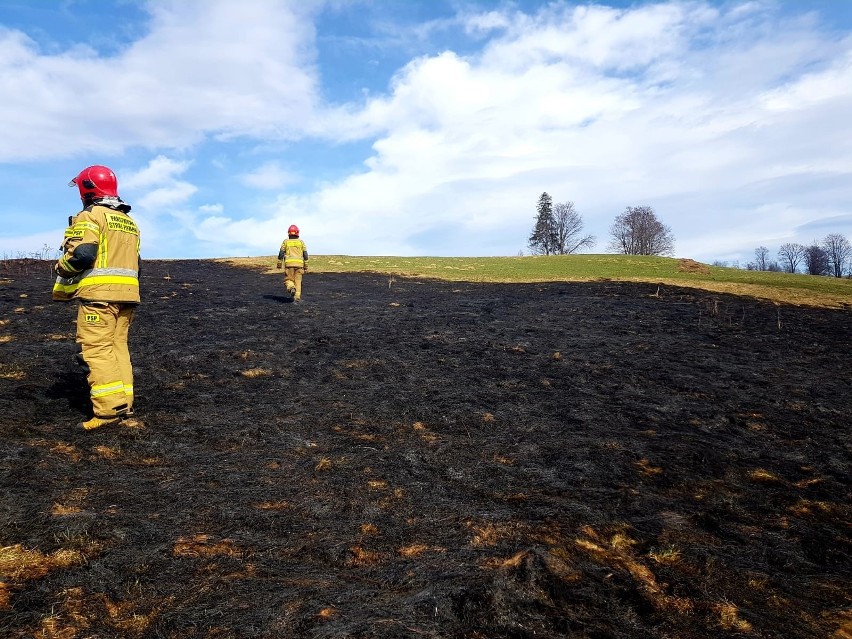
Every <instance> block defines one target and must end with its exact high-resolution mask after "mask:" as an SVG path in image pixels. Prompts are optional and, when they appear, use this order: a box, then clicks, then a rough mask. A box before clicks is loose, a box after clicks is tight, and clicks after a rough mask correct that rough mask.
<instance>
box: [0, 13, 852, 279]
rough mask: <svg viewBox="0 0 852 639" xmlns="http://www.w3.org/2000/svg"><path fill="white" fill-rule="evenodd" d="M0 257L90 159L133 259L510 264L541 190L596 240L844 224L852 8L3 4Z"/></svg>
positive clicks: (66, 194)
mask: <svg viewBox="0 0 852 639" xmlns="http://www.w3.org/2000/svg"><path fill="white" fill-rule="evenodd" d="M0 82H2V86H3V94H4V97H3V99H2V100H0V188H2V192H3V194H4V197H3V199H2V201H0V218H2V220H3V223H2V226H0V256H15V255H18V254H22V253H30V252H36V251H39V250H40V249H41V248H42V247H43V246H44V245H47V246H50V247H55V246H57V245H58V244H59V241H60V238H61V236H62V231H63V228H64V221H65V220H66V218H67V216H68V215H70V214H71V213H74V212H76V210H77V208H78V204H79V199H78V197H77V194H76V191H75V190H73V189H69V188H67V186H66V185H67V183H68V181H69V180H70V179H71V178H72V177H73V176H75V175H76V174H77V173H78V172H79V170H80V169H82V168H83V167H85V166H88V165H90V164H106V165H107V166H110V167H111V168H113V170H115V172H116V174H117V175H118V178H119V185H120V186H119V190H120V194H121V196H122V198H123V199H124V200H126V201H127V202H128V203H130V204H131V205H132V206H133V213H134V217H135V218H136V220H137V221H138V223H139V225H140V227H141V229H142V233H143V254H144V256H145V257H148V258H178V257H185V258H192V257H220V256H247V255H271V254H273V253H275V252H277V247H278V244H279V242H280V241H281V239H282V237H283V235H284V233H285V231H286V228H287V227H288V226H289V225H290V224H292V223H295V224H298V225H299V226H300V227H301V229H302V236H303V238H304V239H305V240H306V242H307V244H308V246H309V248H310V250H311V252H312V253H315V254H348V255H449V256H452V255H458V256H477V255H517V254H519V252H521V251H524V252H526V251H527V246H526V239H527V237H528V235H529V232H530V230H531V228H532V224H533V220H534V216H535V210H536V208H535V207H536V203H537V200H538V198H539V196H540V195H541V193H542V192H543V191H547V192H548V193H549V194H550V195H551V196H552V197H553V200H554V202H568V201H571V202H573V203H574V205H575V207H576V209H577V210H578V212H579V213H580V214H581V215H582V216H583V220H584V222H585V232H586V233H590V234H592V235H595V236H596V237H597V239H598V243H597V245H596V247H595V248H594V249H592V252H598V253H602V252H606V251H607V245H608V243H609V228H610V226H611V225H612V222H613V220H614V219H615V217H616V216H617V215H618V214H620V213H621V212H622V211H623V210H624V208H625V207H626V206H639V205H648V206H652V207H653V208H654V210H655V211H656V212H657V215H658V217H659V218H660V219H661V220H662V221H663V222H664V223H666V224H667V225H668V226H669V227H671V229H672V232H673V234H674V236H675V238H676V243H675V254H676V256H679V257H690V258H693V259H697V260H700V261H705V262H712V261H714V260H725V261H728V262H734V261H739V262H740V263H742V264H744V263H745V262H747V261H749V260H751V259H753V256H754V249H755V248H756V247H758V246H761V245H763V246H766V247H768V248H769V249H770V251H771V252H773V253H774V252H775V251H777V249H778V247H779V246H780V245H781V244H782V243H785V242H801V243H810V242H811V241H813V240H819V239H821V238H822V237H824V236H825V235H827V234H828V233H841V234H844V235H846V236H847V237H848V238H852V123H850V117H849V115H848V114H849V113H852V2H847V1H845V0H837V1H835V0H824V1H818V0H789V1H788V0H739V1H731V2H729V1H724V2H719V1H709V0H708V1H701V0H690V1H684V2H642V1H633V2H623V1H616V0H609V1H607V0H600V1H598V2H595V3H588V2H578V1H576V0H575V1H567V0H565V1H558V0H557V1H553V2H534V1H531V0H525V1H521V2H485V1H476V0H470V1H465V0H443V1H442V0H422V1H416V0H411V1H406V0H382V1H379V0H363V1H358V0H351V1H349V0H325V1H323V0H315V1H305V0H300V1H298V2H296V1H295V0H292V1H290V0H288V1H284V0H281V1H279V0H240V1H239V2H236V1H234V0H156V1H151V2H141V1H134V0H115V1H113V2H109V1H107V0H61V1H59V0H56V1H51V0H42V1H40V2H32V1H31V0H0Z"/></svg>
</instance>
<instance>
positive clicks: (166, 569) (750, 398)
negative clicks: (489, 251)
mask: <svg viewBox="0 0 852 639" xmlns="http://www.w3.org/2000/svg"><path fill="white" fill-rule="evenodd" d="M30 267H31V268H27V269H24V270H22V271H21V272H17V273H10V274H8V275H6V276H5V277H6V279H5V280H3V285H2V290H0V322H2V325H0V340H2V341H3V343H2V344H0V486H2V493H0V495H2V496H0V636H3V637H10V638H11V637H35V636H38V637H57V638H62V639H66V638H76V637H80V638H83V637H175V638H181V637H186V638H190V637H192V638H195V637H209V638H214V637H215V638H224V637H264V638H272V637H414V636H420V637H422V636H431V637H455V638H470V639H473V638H480V637H481V638H485V637H492V638H493V637H533V636H535V637H576V638H588V639H592V638H595V639H604V638H616V637H617V638H625V639H626V638H630V639H642V638H648V639H651V638H664V637H671V638H675V637H676V638H678V639H698V638H702V639H703V638H710V637H725V636H743V637H760V638H769V637H777V638H782V637H783V638H784V639H795V638H806V637H807V638H811V637H813V638H817V637H819V638H824V637H832V636H833V637H836V638H838V639H840V638H848V637H850V636H852V634H851V633H852V592H851V591H850V586H849V584H850V580H852V570H850V553H852V537H851V536H850V506H849V504H850V491H849V488H850V481H849V478H850V439H849V431H850V429H849V426H850V421H852V418H850V409H852V393H850V382H849V379H850V361H852V340H850V335H852V313H850V312H849V311H848V310H846V311H841V310H824V309H807V308H796V307H789V306H778V305H774V304H768V303H762V302H759V301H755V300H751V299H747V298H738V297H731V296H724V295H717V294H709V293H703V292H701V291H697V290H687V289H674V288H670V287H658V286H656V285H651V284H625V283H614V282H597V283H582V284H581V283H552V284H529V285H526V284H514V285H495V284H473V283H450V282H442V281H426V280H407V279H401V278H394V279H391V278H388V277H387V276H380V275H371V274H334V275H332V274H322V273H318V274H313V273H311V274H309V275H308V276H307V277H306V279H305V302H304V303H303V304H291V303H288V302H286V301H285V300H284V298H283V297H282V292H283V287H282V285H281V283H280V278H279V277H275V276H270V275H267V274H263V273H261V272H259V271H252V270H248V269H237V268H233V267H229V266H226V265H222V264H216V263H212V262H203V261H169V262H146V264H145V267H144V268H145V270H144V273H143V278H142V286H143V291H144V292H143V298H144V302H143V305H142V306H141V307H140V308H139V311H138V314H137V319H136V323H135V324H134V327H133V331H132V336H131V338H132V343H131V349H132V353H133V356H134V364H135V370H136V376H137V377H136V389H137V393H138V400H137V408H138V412H139V413H140V416H141V418H142V419H143V420H144V427H143V428H134V429H130V428H113V429H109V430H106V429H105V430H103V431H95V432H91V433H84V432H82V431H80V430H78V429H76V428H75V427H74V424H75V423H76V422H78V421H80V420H81V418H82V417H84V416H85V410H86V408H85V407H86V406H87V403H88V402H87V398H86V395H87V389H86V387H85V381H84V378H83V377H82V374H81V373H80V372H79V371H78V370H76V369H75V368H74V365H73V363H72V356H73V353H74V352H75V345H74V339H73V335H74V327H73V319H74V308H73V307H72V306H68V305H61V304H51V303H50V301H49V289H50V279H49V276H48V270H49V267H48V265H47V264H46V263H44V264H34V265H33V264H31V265H30Z"/></svg>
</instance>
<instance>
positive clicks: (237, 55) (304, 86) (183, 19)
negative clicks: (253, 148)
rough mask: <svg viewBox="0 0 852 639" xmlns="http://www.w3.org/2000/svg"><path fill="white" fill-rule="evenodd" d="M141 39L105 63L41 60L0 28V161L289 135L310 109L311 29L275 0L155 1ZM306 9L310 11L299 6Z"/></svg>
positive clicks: (81, 51) (70, 56)
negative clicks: (210, 138)
mask: <svg viewBox="0 0 852 639" xmlns="http://www.w3.org/2000/svg"><path fill="white" fill-rule="evenodd" d="M146 6H147V8H148V10H149V11H150V15H151V23H150V25H149V27H150V28H149V31H148V34H147V35H146V36H144V37H143V38H141V39H139V40H137V41H135V42H132V43H131V44H130V45H129V46H128V47H127V48H126V49H124V50H122V51H120V52H119V53H118V54H116V55H114V56H111V57H108V58H107V57H98V56H97V55H95V53H94V52H93V51H92V50H90V49H87V48H72V49H69V50H67V51H64V52H62V53H59V54H42V53H41V52H40V51H39V50H38V48H37V46H36V45H35V43H34V42H33V41H32V40H30V39H29V38H27V37H26V36H25V35H24V34H22V33H20V32H18V31H12V30H5V31H0V76H2V77H3V80H4V99H3V100H2V103H0V162H2V161H20V160H29V159H35V158H45V157H63V156H68V155H69V154H71V153H80V152H91V153H118V152H120V151H121V150H123V149H125V148H127V147H130V146H136V145H139V146H147V147H149V148H157V147H164V148H176V147H181V146H183V147H187V146H190V145H192V144H195V143H197V142H199V141H201V140H202V139H204V137H205V136H206V135H213V134H215V135H220V136H223V137H226V138H227V137H230V136H242V135H251V136H272V137H281V138H287V137H292V136H299V135H301V133H300V131H301V130H302V128H303V127H304V126H305V124H304V123H306V122H310V120H311V114H312V112H313V110H314V108H315V103H316V100H317V97H316V90H317V80H316V69H315V68H314V66H313V58H314V52H313V44H312V43H313V37H314V33H313V27H312V24H311V22H310V20H309V19H308V15H307V14H306V13H305V11H303V10H301V9H299V8H298V7H299V6H301V5H297V4H294V3H291V2H286V1H284V0H241V1H240V2H238V3H237V2H231V1H230V0H164V1H162V2H151V3H150V4H148V5H146ZM308 6H310V5H308Z"/></svg>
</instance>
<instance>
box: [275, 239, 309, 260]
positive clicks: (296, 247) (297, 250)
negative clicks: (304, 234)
mask: <svg viewBox="0 0 852 639" xmlns="http://www.w3.org/2000/svg"><path fill="white" fill-rule="evenodd" d="M281 260H284V266H285V267H287V266H290V267H294V266H295V267H298V268H304V267H305V266H307V265H308V247H307V246H305V243H304V242H303V241H302V240H300V239H299V238H297V237H295V238H294V237H288V238H287V239H286V240H284V241H283V242H281V249H280V250H279V251H278V261H279V262H280V261H281Z"/></svg>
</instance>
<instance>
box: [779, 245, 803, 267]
mask: <svg viewBox="0 0 852 639" xmlns="http://www.w3.org/2000/svg"><path fill="white" fill-rule="evenodd" d="M778 259H779V260H780V262H781V264H782V265H783V266H784V270H785V271H786V272H787V273H795V272H796V271H798V270H799V264H801V263H802V261H803V260H804V259H805V247H804V246H803V245H802V244H797V243H796V242H790V243H787V244H782V245H781V248H780V249H778Z"/></svg>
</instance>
